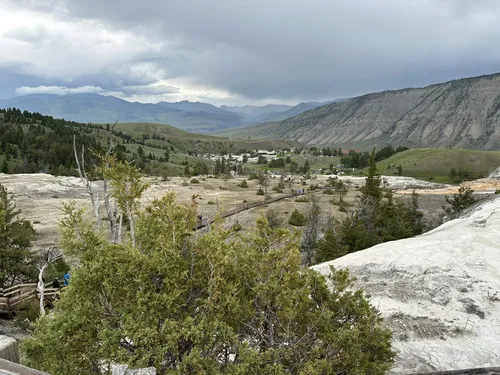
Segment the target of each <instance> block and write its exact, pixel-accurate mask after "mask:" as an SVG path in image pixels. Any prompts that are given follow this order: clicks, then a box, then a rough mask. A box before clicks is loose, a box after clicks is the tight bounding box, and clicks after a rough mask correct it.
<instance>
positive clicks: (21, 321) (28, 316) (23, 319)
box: [14, 300, 40, 331]
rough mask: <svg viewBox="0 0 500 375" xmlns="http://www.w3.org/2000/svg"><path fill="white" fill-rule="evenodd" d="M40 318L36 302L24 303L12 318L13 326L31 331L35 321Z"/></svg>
mask: <svg viewBox="0 0 500 375" xmlns="http://www.w3.org/2000/svg"><path fill="white" fill-rule="evenodd" d="M39 317H40V307H39V306H38V301H35V300H33V301H30V302H25V303H24V305H23V307H21V309H19V310H18V311H17V313H16V317H15V318H14V325H15V326H16V327H18V328H21V329H24V330H30V331H31V330H33V329H34V324H35V322H36V320H37V319H38V318H39Z"/></svg>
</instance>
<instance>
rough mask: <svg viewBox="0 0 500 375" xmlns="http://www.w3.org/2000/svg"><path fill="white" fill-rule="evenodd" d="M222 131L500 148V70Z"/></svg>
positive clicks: (347, 143) (365, 143) (338, 142)
mask: <svg viewBox="0 0 500 375" xmlns="http://www.w3.org/2000/svg"><path fill="white" fill-rule="evenodd" d="M222 133H223V134H226V135H230V136H233V137H245V138H246V137H257V138H275V139H278V138H279V139H287V140H293V141H297V142H301V143H304V144H307V145H311V146H313V145H314V146H322V147H327V146H329V147H331V146H337V147H350V148H354V147H355V148H364V149H369V148H372V147H374V146H377V147H382V146H386V145H388V144H391V145H393V146H399V145H404V146H409V147H412V148H417V147H463V148H477V149H484V150H493V149H499V148H500V73H495V74H490V75H483V76H478V77H469V78H461V79H457V80H453V81H448V82H444V83H436V84H432V85H429V86H425V87H422V88H404V89H399V90H385V91H381V92H376V93H369V94H365V95H362V96H359V97H355V98H351V99H347V100H344V101H341V102H334V103H331V104H328V105H324V106H321V107H317V108H314V109H311V110H308V111H305V112H302V113H301V114H299V115H297V116H294V117H290V118H288V119H286V120H283V121H279V122H272V123H268V124H263V125H262V124H261V125H253V126H246V127H242V128H240V129H235V130H227V131H224V132H222Z"/></svg>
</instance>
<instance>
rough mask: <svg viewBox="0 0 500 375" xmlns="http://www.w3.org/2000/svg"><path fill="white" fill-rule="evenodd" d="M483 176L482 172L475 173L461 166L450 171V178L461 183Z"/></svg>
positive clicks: (456, 182)
mask: <svg viewBox="0 0 500 375" xmlns="http://www.w3.org/2000/svg"><path fill="white" fill-rule="evenodd" d="M482 177H483V176H482V174H481V173H473V172H470V171H467V170H465V169H464V168H459V169H458V170H456V169H455V168H451V169H450V173H449V178H450V180H451V181H452V182H453V183H455V184H461V183H462V182H464V181H471V180H475V179H478V178H482Z"/></svg>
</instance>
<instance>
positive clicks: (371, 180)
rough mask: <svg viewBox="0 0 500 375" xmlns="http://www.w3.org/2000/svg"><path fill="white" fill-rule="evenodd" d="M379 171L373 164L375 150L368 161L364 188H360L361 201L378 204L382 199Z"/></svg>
mask: <svg viewBox="0 0 500 375" xmlns="http://www.w3.org/2000/svg"><path fill="white" fill-rule="evenodd" d="M380 182H381V181H380V171H379V170H378V168H377V164H376V163H375V149H373V151H372V153H371V155H370V158H369V159H368V174H367V176H366V181H365V184H364V186H363V187H362V188H361V193H362V199H365V200H366V199H370V200H372V201H373V202H379V201H380V199H381V198H382V187H381V186H380Z"/></svg>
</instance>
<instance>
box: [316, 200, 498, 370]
mask: <svg viewBox="0 0 500 375" xmlns="http://www.w3.org/2000/svg"><path fill="white" fill-rule="evenodd" d="M499 238H500V198H496V199H494V200H490V201H487V202H486V203H484V204H483V205H482V206H478V207H476V208H475V209H474V211H472V212H470V213H469V214H467V215H466V216H464V217H462V218H459V219H456V220H452V221H449V222H447V223H445V224H443V225H441V226H440V227H438V228H436V229H434V230H432V231H430V232H428V233H426V234H424V235H421V236H418V237H415V238H410V239H405V240H399V241H392V242H387V243H384V244H380V245H377V246H374V247H372V248H370V249H366V250H363V251H358V252H356V253H352V254H349V255H346V256H344V257H342V258H339V259H336V260H334V261H332V262H327V263H323V264H319V265H317V266H314V267H313V268H314V269H316V270H318V271H319V272H321V273H323V274H327V273H329V272H330V271H329V267H330V266H331V265H332V266H334V267H336V268H348V269H349V270H350V272H351V274H352V275H354V276H356V278H357V282H356V283H357V287H360V288H362V289H364V291H365V292H366V294H367V295H368V296H369V297H370V299H371V302H372V304H373V305H374V306H375V307H377V308H378V309H379V310H380V312H381V313H382V315H383V316H384V318H385V322H386V324H387V325H388V326H389V327H390V328H391V330H392V331H393V347H394V349H395V350H396V351H397V352H398V356H397V359H396V364H395V367H394V369H393V373H394V374H412V373H418V372H431V371H444V370H458V369H467V368H478V367H492V366H498V365H499V364H500V356H499V350H498V348H500V271H499V270H500V241H499Z"/></svg>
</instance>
